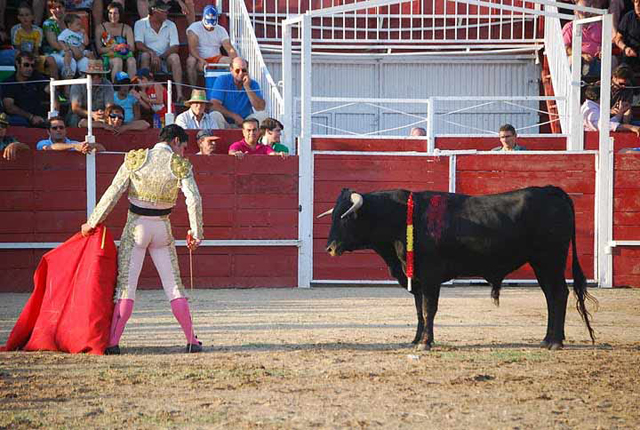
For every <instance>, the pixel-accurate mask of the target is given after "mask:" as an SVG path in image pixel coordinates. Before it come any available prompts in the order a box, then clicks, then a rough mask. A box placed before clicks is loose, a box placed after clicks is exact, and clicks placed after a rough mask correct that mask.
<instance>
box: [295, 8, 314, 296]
mask: <svg viewBox="0 0 640 430" xmlns="http://www.w3.org/2000/svg"><path fill="white" fill-rule="evenodd" d="M311 50H312V46H311V16H310V15H309V13H308V12H307V13H306V14H305V15H304V17H303V20H302V57H301V63H302V64H301V66H302V73H301V75H302V79H301V80H302V85H301V93H302V132H301V134H300V152H299V154H298V168H299V173H298V174H299V177H300V181H299V185H298V190H299V191H298V203H299V206H298V210H299V212H298V240H299V241H300V248H299V249H298V287H300V288H310V287H311V278H312V275H313V153H312V152H311V84H312V82H311V77H312V74H311V67H312V64H311Z"/></svg>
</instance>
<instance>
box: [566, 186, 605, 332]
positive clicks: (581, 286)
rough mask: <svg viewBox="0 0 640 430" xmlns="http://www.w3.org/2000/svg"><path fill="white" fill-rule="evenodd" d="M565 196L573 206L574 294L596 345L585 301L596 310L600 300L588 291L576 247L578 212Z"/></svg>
mask: <svg viewBox="0 0 640 430" xmlns="http://www.w3.org/2000/svg"><path fill="white" fill-rule="evenodd" d="M563 194H564V196H565V198H566V199H567V200H568V202H569V205H570V206H571V218H572V219H571V251H572V252H571V253H572V254H573V258H572V260H571V266H572V271H573V293H574V294H575V296H576V309H577V310H578V313H579V314H580V316H581V317H582V320H583V321H584V323H585V324H586V326H587V330H589V336H590V337H591V342H592V343H595V341H596V336H595V334H594V332H593V328H591V313H589V311H588V310H587V307H586V305H585V300H588V301H590V302H591V303H593V304H594V305H595V306H596V308H597V306H598V300H597V299H596V298H595V297H593V296H592V295H591V294H589V292H588V291H587V278H586V277H585V276H584V272H583V271H582V267H580V261H578V250H577V246H576V215H575V214H576V212H575V209H574V207H573V200H571V197H569V195H568V194H567V193H565V192H564V191H563Z"/></svg>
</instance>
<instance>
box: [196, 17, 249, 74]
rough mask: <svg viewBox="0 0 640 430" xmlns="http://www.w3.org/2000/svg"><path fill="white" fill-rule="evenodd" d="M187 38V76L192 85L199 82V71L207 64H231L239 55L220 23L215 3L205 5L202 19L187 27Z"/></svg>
mask: <svg viewBox="0 0 640 430" xmlns="http://www.w3.org/2000/svg"><path fill="white" fill-rule="evenodd" d="M187 39H188V41H189V58H187V78H188V79H189V84H191V85H196V84H197V83H198V73H199V72H202V71H203V70H204V67H205V66H206V65H207V64H218V63H223V64H229V63H230V62H231V60H232V59H234V58H235V57H237V56H238V54H237V53H236V50H235V49H234V48H233V45H231V41H230V40H229V33H227V30H225V28H224V27H223V26H221V25H218V9H216V7H215V6H213V5H208V6H205V7H204V9H203V10H202V21H198V22H194V23H193V24H191V25H190V26H189V28H187ZM220 47H224V49H225V50H226V51H227V54H228V57H227V56H223V55H222V54H221V52H220Z"/></svg>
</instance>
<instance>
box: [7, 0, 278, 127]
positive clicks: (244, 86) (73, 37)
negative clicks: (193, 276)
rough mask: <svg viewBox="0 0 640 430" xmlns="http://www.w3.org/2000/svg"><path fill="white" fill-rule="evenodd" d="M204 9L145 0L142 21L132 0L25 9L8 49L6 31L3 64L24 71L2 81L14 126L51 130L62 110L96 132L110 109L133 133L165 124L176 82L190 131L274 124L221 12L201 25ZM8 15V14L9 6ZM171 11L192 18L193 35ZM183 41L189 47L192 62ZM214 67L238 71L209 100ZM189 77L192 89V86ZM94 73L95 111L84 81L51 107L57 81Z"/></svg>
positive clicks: (58, 0)
mask: <svg viewBox="0 0 640 430" xmlns="http://www.w3.org/2000/svg"><path fill="white" fill-rule="evenodd" d="M5 2H6V1H5V0H0V3H5ZM194 8H195V6H194V2H193V0H185V1H180V0H178V1H175V0H137V2H136V9H137V16H136V14H135V12H136V11H131V10H130V11H126V10H125V2H124V1H123V0H112V1H110V2H109V1H107V0H104V2H103V0H46V1H45V0H34V1H32V2H31V3H27V2H24V3H20V5H19V6H18V8H17V11H18V14H17V18H18V21H19V23H18V24H16V25H15V26H13V28H12V29H11V31H10V32H9V33H8V34H7V35H6V36H7V38H8V37H9V35H10V39H7V40H6V41H5V42H7V43H6V44H5V45H2V42H3V40H1V39H2V36H3V35H5V33H4V32H2V31H0V65H8V66H12V65H13V66H14V67H15V74H14V75H12V76H11V77H10V78H9V79H7V80H6V81H5V82H4V83H2V85H0V100H2V101H3V106H2V107H1V108H0V112H6V114H7V116H8V121H9V123H10V124H11V125H18V126H26V127H41V128H44V127H46V126H47V123H46V118H47V116H48V115H47V113H48V112H56V113H60V114H62V115H63V116H64V117H65V121H66V123H67V125H68V126H69V127H86V126H87V123H88V118H89V117H91V118H92V121H93V122H94V126H95V127H96V128H107V129H110V128H111V127H110V126H109V124H108V121H107V118H106V117H105V112H106V110H107V109H108V108H109V107H110V106H112V105H119V106H121V107H122V108H123V109H124V115H125V119H124V124H123V126H122V127H124V128H125V129H128V130H143V129H145V128H147V127H155V128H161V127H163V126H164V121H165V114H166V113H167V112H168V102H169V97H168V94H167V86H166V84H164V83H163V82H162V80H163V79H171V80H172V81H173V83H174V85H173V91H174V94H173V96H174V97H173V98H172V100H173V102H174V103H175V106H174V109H173V112H180V110H182V109H184V108H186V109H187V110H186V112H185V114H183V115H179V116H178V118H180V119H181V121H182V120H184V121H185V122H184V124H183V125H184V126H185V128H198V129H205V128H206V129H222V128H239V127H240V126H241V124H242V121H244V120H245V119H246V118H253V117H255V118H258V119H259V120H261V119H264V118H266V116H267V115H266V113H264V112H259V111H263V110H264V109H265V101H264V99H263V98H262V93H261V89H260V86H259V84H258V83H257V82H256V81H255V80H253V79H251V78H250V76H249V72H248V63H247V61H246V60H245V59H242V58H240V57H238V54H237V52H236V50H235V48H234V47H233V45H232V44H231V41H230V38H229V34H228V32H227V30H226V29H225V28H224V27H223V26H222V25H220V23H219V13H218V10H217V9H216V7H215V6H213V5H206V6H204V8H203V9H202V11H201V12H202V13H201V16H202V19H201V20H198V21H196V13H195V9H194ZM0 9H2V12H3V13H4V7H3V5H2V4H0ZM103 12H104V14H103ZM170 12H171V13H178V14H180V15H183V16H185V17H186V19H187V24H188V27H187V29H186V30H184V34H179V32H178V27H177V26H176V24H175V23H174V22H173V21H172V20H171V19H170V16H169V13H170ZM0 18H2V17H0ZM0 21H1V22H4V18H2V19H0ZM180 40H183V41H186V42H187V43H183V44H185V45H186V44H188V46H187V48H188V51H187V52H183V55H184V57H185V58H183V59H182V60H181V57H180ZM183 64H186V70H184V69H185V68H183ZM211 64H216V65H225V66H226V65H229V67H230V69H229V73H228V74H225V75H222V76H220V77H219V78H218V80H217V81H218V82H216V83H215V84H211V86H210V87H209V88H208V90H209V91H208V93H209V94H210V96H209V97H207V96H206V94H207V93H206V92H205V91H202V89H201V88H202V87H200V88H198V83H199V82H203V81H204V76H203V75H204V70H205V68H206V67H207V66H208V65H211ZM123 73H124V74H123ZM183 74H185V75H186V79H187V80H188V82H189V83H190V85H185V84H183V78H184V76H183ZM84 76H90V77H91V79H92V85H93V88H92V100H93V101H92V103H93V105H92V112H87V94H86V88H85V87H83V86H82V85H70V86H65V87H57V88H56V91H57V94H55V97H53V98H52V99H53V100H55V102H54V103H55V105H54V106H48V104H49V100H50V97H49V95H48V94H47V93H46V92H47V91H48V88H49V86H48V85H47V84H48V80H49V79H50V78H53V79H70V78H76V77H84ZM158 76H161V78H160V80H158V79H156V78H157V77H158ZM27 82H31V83H29V84H26V83H27ZM200 85H202V84H200ZM192 88H193V89H192ZM142 122H146V123H147V124H148V126H145V125H144V124H142Z"/></svg>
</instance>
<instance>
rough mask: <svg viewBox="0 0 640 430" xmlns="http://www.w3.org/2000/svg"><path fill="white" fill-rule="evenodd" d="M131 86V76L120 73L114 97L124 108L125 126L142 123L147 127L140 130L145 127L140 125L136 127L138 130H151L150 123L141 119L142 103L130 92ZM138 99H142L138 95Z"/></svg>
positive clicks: (117, 103) (117, 76) (116, 102)
mask: <svg viewBox="0 0 640 430" xmlns="http://www.w3.org/2000/svg"><path fill="white" fill-rule="evenodd" d="M130 84H131V80H130V79H129V75H128V74H127V73H125V72H118V74H117V75H116V92H115V94H114V95H113V101H114V103H115V104H116V105H118V106H120V107H121V108H122V110H123V112H124V123H125V124H130V123H132V122H134V121H142V122H144V123H145V124H146V127H144V128H138V127H142V126H143V125H144V124H139V125H138V126H136V130H145V129H147V128H149V123H147V122H146V121H143V120H141V119H140V118H141V115H140V101H139V100H138V98H136V96H134V95H133V94H132V92H131V91H130V87H131V86H130ZM138 97H140V95H138Z"/></svg>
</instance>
